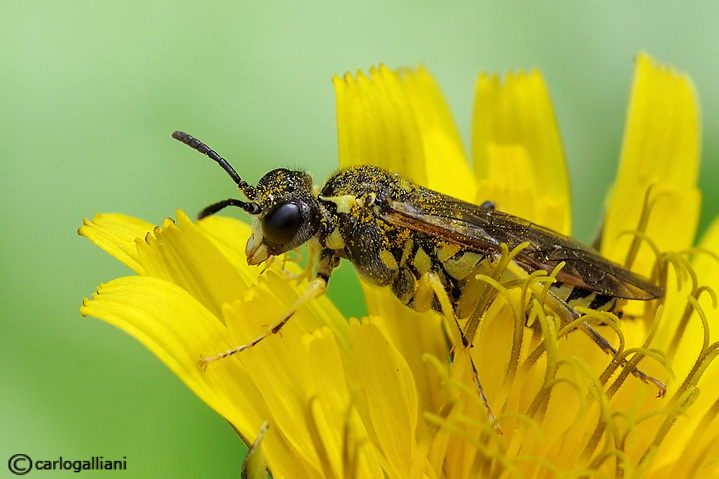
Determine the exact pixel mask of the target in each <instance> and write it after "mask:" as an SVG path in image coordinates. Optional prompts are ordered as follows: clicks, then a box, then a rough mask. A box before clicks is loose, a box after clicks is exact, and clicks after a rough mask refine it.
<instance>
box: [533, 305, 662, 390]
mask: <svg viewBox="0 0 719 479" xmlns="http://www.w3.org/2000/svg"><path fill="white" fill-rule="evenodd" d="M547 300H548V301H549V303H550V304H549V307H550V309H552V310H553V311H555V312H557V314H558V316H559V317H560V318H561V319H562V322H564V323H565V324H569V323H571V322H572V321H574V320H576V319H578V318H579V317H580V315H579V313H578V312H577V311H575V310H574V308H572V307H571V306H569V305H568V304H567V303H566V302H565V301H562V300H561V299H560V298H558V297H556V296H555V295H554V294H553V293H552V292H551V291H549V292H548V294H547ZM552 303H554V304H552ZM560 309H561V311H559V310H560ZM579 328H580V329H581V330H582V331H584V333H585V334H586V335H587V336H589V338H590V339H591V340H592V341H594V343H595V344H596V345H597V346H599V347H600V348H601V349H602V351H604V352H605V353H607V354H609V355H611V356H616V355H617V350H616V349H615V348H614V347H613V346H612V345H611V344H609V341H607V340H606V338H604V336H602V335H601V334H599V332H597V330H595V329H594V328H592V327H591V326H590V325H589V324H588V323H587V322H586V321H582V323H581V324H580V325H579ZM628 364H629V361H628V360H627V359H626V358H624V359H622V367H626V366H627V365H628ZM631 373H632V375H633V376H634V377H636V378H638V379H640V380H641V381H642V382H644V383H647V384H649V383H651V384H654V385H655V386H656V387H657V389H658V392H657V397H663V396H664V395H665V394H666V392H667V386H666V384H664V383H663V382H661V381H659V380H658V379H656V378H653V377H652V376H649V375H648V374H647V373H645V372H644V371H642V370H641V369H639V368H637V367H634V368H633V369H632V370H631Z"/></svg>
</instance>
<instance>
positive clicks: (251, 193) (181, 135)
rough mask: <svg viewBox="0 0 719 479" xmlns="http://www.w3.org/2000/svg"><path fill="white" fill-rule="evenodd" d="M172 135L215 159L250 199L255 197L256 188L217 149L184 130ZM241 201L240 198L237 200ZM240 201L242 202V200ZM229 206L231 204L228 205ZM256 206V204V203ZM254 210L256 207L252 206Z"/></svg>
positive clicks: (248, 210) (246, 209)
mask: <svg viewBox="0 0 719 479" xmlns="http://www.w3.org/2000/svg"><path fill="white" fill-rule="evenodd" d="M172 137H173V138H174V139H176V140H178V141H181V142H183V143H184V144H186V145H187V146H189V147H190V148H193V149H195V150H197V151H199V152H200V153H202V154H203V155H207V156H209V157H210V158H211V159H213V160H215V161H216V162H217V164H219V165H220V166H221V167H222V169H223V170H225V171H226V172H227V174H228V175H230V177H231V178H232V179H233V180H234V182H235V183H236V184H237V187H238V188H239V189H240V191H241V192H242V193H243V194H244V195H245V196H246V197H247V199H249V200H254V199H255V188H254V187H253V186H251V185H249V184H248V183H247V182H246V181H245V180H243V179H242V178H240V175H238V174H237V172H236V171H235V169H234V168H232V166H231V165H230V164H229V163H228V162H227V160H225V159H224V158H222V157H221V156H220V155H219V154H218V153H217V152H216V151H215V150H213V149H212V148H210V147H209V146H207V145H206V144H204V143H202V142H201V141H200V140H198V139H197V138H195V137H194V136H192V135H188V134H187V133H185V132H184V131H175V132H173V133H172ZM236 201H239V200H236ZM240 203H242V202H241V201H240ZM226 206H229V205H226ZM233 206H240V205H239V204H233ZM255 206H256V205H255ZM241 208H242V209H244V210H245V211H247V212H248V213H250V214H257V213H252V212H251V211H250V209H248V208H246V207H244V206H242V207H241ZM251 209H252V210H253V211H254V210H255V208H251Z"/></svg>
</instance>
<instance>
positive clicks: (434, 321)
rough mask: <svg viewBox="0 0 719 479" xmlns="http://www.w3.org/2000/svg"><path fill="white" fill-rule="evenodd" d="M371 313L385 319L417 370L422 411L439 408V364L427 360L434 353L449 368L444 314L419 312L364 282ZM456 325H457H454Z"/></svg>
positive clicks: (410, 364)
mask: <svg viewBox="0 0 719 479" xmlns="http://www.w3.org/2000/svg"><path fill="white" fill-rule="evenodd" d="M362 289H363V291H364V296H365V300H366V302H367V313H368V314H369V315H370V316H379V317H382V318H384V322H383V325H384V327H386V330H387V334H388V335H389V336H390V337H391V338H392V342H393V344H394V345H395V347H396V348H397V350H398V351H399V352H400V354H401V355H402V357H403V358H404V359H405V360H406V361H407V364H408V365H409V367H410V369H411V370H412V372H413V375H414V378H415V381H416V387H417V391H418V393H419V400H420V408H421V409H422V410H428V411H434V410H438V409H439V408H440V407H441V406H442V404H443V402H444V400H445V398H444V396H443V395H441V394H440V393H439V391H438V390H437V387H436V384H434V382H435V381H434V380H435V379H436V378H435V374H434V370H435V367H434V366H432V365H431V364H429V363H428V362H427V361H425V359H424V355H425V354H431V355H432V356H434V357H435V358H438V359H439V361H440V362H441V363H442V364H443V365H444V366H445V368H446V367H448V364H447V346H446V342H445V336H444V332H443V330H442V316H440V315H438V314H437V313H435V312H434V311H428V312H425V313H417V312H415V311H412V310H411V309H410V308H408V307H407V306H405V305H404V304H402V303H400V302H399V301H397V298H395V297H394V295H393V294H392V292H391V291H390V290H389V289H388V288H377V287H376V286H370V285H367V284H365V283H362ZM450 327H454V325H450Z"/></svg>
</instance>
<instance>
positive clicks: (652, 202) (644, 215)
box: [624, 184, 666, 270]
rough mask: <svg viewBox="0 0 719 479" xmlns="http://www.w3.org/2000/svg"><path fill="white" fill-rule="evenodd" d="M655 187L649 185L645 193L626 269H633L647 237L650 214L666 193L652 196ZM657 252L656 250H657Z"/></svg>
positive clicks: (625, 264)
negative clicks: (642, 243) (640, 248)
mask: <svg viewBox="0 0 719 479" xmlns="http://www.w3.org/2000/svg"><path fill="white" fill-rule="evenodd" d="M653 189H654V185H653V184H652V185H649V186H648V187H647V191H646V192H645V193H644V201H643V202H642V212H641V214H640V215H639V223H638V224H637V231H636V233H638V234H636V235H635V236H634V238H633V239H632V243H631V245H630V246H629V250H628V251H627V258H626V259H625V260H624V267H625V268H626V269H629V270H630V269H632V264H633V263H634V260H635V259H636V257H637V253H638V252H639V246H640V244H641V241H642V239H645V238H646V235H645V234H644V233H645V232H646V231H647V224H648V223H649V215H650V213H651V211H652V209H654V207H655V206H656V204H657V200H659V198H661V197H662V196H665V195H666V193H664V194H659V195H657V196H655V197H654V198H651V199H650V197H651V192H652V190H653ZM655 253H656V251H655Z"/></svg>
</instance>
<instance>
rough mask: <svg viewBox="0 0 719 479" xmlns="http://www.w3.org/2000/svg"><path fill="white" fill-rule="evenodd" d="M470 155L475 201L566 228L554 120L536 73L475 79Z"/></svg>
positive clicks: (565, 187)
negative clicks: (475, 183) (475, 181)
mask: <svg viewBox="0 0 719 479" xmlns="http://www.w3.org/2000/svg"><path fill="white" fill-rule="evenodd" d="M472 158H473V162H474V170H475V172H476V174H477V178H478V179H479V181H480V186H479V192H478V197H477V199H476V201H478V202H482V201H485V200H488V199H491V200H493V201H495V202H497V204H498V207H499V208H500V209H501V210H503V211H506V212H508V213H512V214H515V215H517V216H521V217H523V218H526V219H528V220H531V221H534V222H536V223H539V224H542V225H544V226H548V227H550V228H552V229H554V230H556V231H559V232H561V233H564V234H569V233H570V232H571V210H570V202H571V197H570V191H569V180H568V177H567V169H566V165H565V162H564V153H563V150H562V144H561V140H560V138H559V131H558V129H557V122H556V120H555V118H554V111H553V110H552V104H551V101H550V99H549V93H548V91H547V87H546V86H545V84H544V79H543V78H542V75H541V74H540V73H539V72H538V71H532V72H530V73H529V74H527V73H524V72H520V73H517V74H511V73H510V74H508V75H507V77H506V79H505V80H504V83H503V84H502V83H500V79H499V77H498V76H497V75H496V74H493V75H489V76H488V75H486V74H481V75H480V76H479V79H478V80H477V87H476V97H475V103H474V123H473V127H472Z"/></svg>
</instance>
